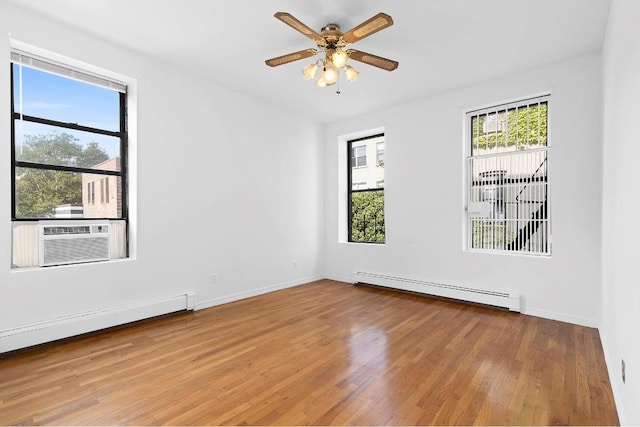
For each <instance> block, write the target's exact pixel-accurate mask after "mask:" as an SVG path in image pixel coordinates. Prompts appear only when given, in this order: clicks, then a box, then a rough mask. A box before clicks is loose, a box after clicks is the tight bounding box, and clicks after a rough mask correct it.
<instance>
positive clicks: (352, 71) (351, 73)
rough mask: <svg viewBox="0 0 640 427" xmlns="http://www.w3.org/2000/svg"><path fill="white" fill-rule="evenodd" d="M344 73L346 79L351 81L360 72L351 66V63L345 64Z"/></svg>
mask: <svg viewBox="0 0 640 427" xmlns="http://www.w3.org/2000/svg"><path fill="white" fill-rule="evenodd" d="M344 74H345V75H346V76H347V80H349V81H350V82H352V81H354V80H355V79H357V78H358V76H359V75H360V73H359V72H358V71H356V69H355V68H353V67H352V66H351V65H347V66H346V67H345V68H344Z"/></svg>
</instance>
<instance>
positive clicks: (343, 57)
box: [331, 49, 349, 68]
mask: <svg viewBox="0 0 640 427" xmlns="http://www.w3.org/2000/svg"><path fill="white" fill-rule="evenodd" d="M348 57H349V56H348V55H347V52H345V51H344V50H342V49H336V50H335V51H333V53H332V54H331V62H333V65H335V66H336V67H338V68H342V67H344V66H345V65H347V58H348Z"/></svg>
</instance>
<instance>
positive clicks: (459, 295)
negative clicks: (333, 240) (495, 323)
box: [353, 271, 521, 312]
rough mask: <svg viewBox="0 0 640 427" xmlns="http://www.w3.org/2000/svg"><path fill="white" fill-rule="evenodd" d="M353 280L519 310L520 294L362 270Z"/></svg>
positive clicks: (355, 274) (354, 275) (354, 274)
mask: <svg viewBox="0 0 640 427" xmlns="http://www.w3.org/2000/svg"><path fill="white" fill-rule="evenodd" d="M353 280H354V281H355V282H356V283H367V284H371V285H379V286H386V287H389V288H395V289H401V290H406V291H412V292H418V293H423V294H427V295H435V296H440V297H445V298H452V299H457V300H461V301H468V302H475V303H479V304H486V305H492V306H495V307H503V308H508V309H509V310H511V311H517V312H520V311H521V308H520V295H518V294H512V293H508V292H496V291H490V290H486V289H478V288H469V287H464V286H457V285H448V284H443V283H434V282H427V281H424V280H416V279H410V278H406V277H397V276H389V275H384V274H377V273H367V272H362V271H358V272H355V273H353Z"/></svg>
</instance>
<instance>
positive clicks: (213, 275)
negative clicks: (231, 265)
mask: <svg viewBox="0 0 640 427" xmlns="http://www.w3.org/2000/svg"><path fill="white" fill-rule="evenodd" d="M211 284H212V285H217V284H218V273H211Z"/></svg>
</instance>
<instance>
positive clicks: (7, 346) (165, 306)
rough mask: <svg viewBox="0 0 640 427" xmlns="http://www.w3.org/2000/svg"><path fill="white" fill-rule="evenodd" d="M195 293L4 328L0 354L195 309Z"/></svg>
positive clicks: (0, 335) (0, 338)
mask: <svg viewBox="0 0 640 427" xmlns="http://www.w3.org/2000/svg"><path fill="white" fill-rule="evenodd" d="M194 307H195V295H194V294H193V293H187V294H182V295H176V296H172V297H167V298H159V299H155V300H147V301H138V302H131V303H128V304H125V305H121V306H117V307H109V308H105V309H102V310H94V311H90V312H83V313H75V314H71V315H68V316H63V317H57V318H55V319H51V320H47V321H44V322H39V323H32V324H29V325H24V326H18V327H15V328H11V329H6V330H4V331H1V330H0V353H5V352H8V351H12V350H17V349H21V348H26V347H31V346H34V345H38V344H44V343H47V342H51V341H56V340H59V339H63V338H69V337H73V336H76V335H81V334H85V333H87V332H94V331H99V330H101V329H106V328H110V327H113V326H118V325H124V324H126V323H131V322H136V321H138V320H143V319H148V318H151V317H155V316H160V315H163V314H169V313H175V312H178V311H184V310H193V309H194Z"/></svg>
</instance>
